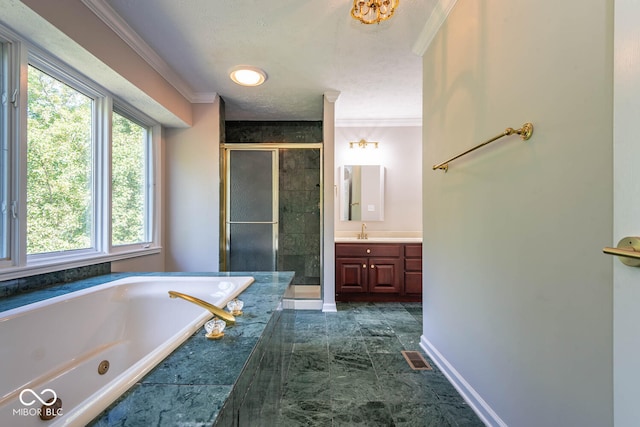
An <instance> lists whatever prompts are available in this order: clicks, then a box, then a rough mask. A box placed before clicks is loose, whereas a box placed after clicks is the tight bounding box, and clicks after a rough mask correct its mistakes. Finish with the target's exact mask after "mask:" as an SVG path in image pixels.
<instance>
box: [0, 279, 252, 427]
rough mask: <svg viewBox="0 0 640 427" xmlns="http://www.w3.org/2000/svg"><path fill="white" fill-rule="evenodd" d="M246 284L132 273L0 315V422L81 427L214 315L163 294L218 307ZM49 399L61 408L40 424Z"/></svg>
mask: <svg viewBox="0 0 640 427" xmlns="http://www.w3.org/2000/svg"><path fill="white" fill-rule="evenodd" d="M252 282H253V278H252V277H201V276H197V277H194V276H134V277H129V278H125V279H120V280H116V281H113V282H109V283H105V284H103V285H99V286H95V287H92V288H88V289H84V290H81V291H77V292H73V293H69V294H66V295H62V296H58V297H55V298H51V299H49V300H45V301H41V302H37V303H33V304H29V305H26V306H23V307H19V308H16V309H13V310H8V311H5V312H0V343H2V344H0V425H1V426H12V427H19V426H61V425H65V426H66V425H68V426H83V425H85V424H86V423H88V422H89V421H91V420H92V419H93V418H94V417H95V416H96V415H98V414H99V413H100V412H101V411H103V410H104V409H105V408H107V407H108V406H109V405H110V404H111V403H112V402H114V401H115V400H116V399H117V398H118V397H119V396H120V395H121V394H123V393H124V392H125V391H126V390H127V389H129V388H130V387H131V386H133V385H134V384H135V383H136V382H137V381H138V380H140V379H141V378H142V377H143V376H144V375H145V374H146V373H148V372H149V371H150V370H151V369H152V368H153V367H154V366H155V365H157V364H158V363H159V362H160V361H161V360H163V359H164V358H165V357H167V356H168V355H169V353H171V352H172V351H173V350H174V349H176V348H177V347H178V346H179V345H180V344H181V343H182V342H184V341H185V340H186V339H187V338H188V337H190V336H191V335H192V334H193V333H194V332H195V331H197V330H198V329H199V328H200V327H201V326H202V325H203V324H204V323H205V322H206V321H207V320H208V319H210V318H211V317H212V315H211V313H209V312H208V311H207V310H205V309H203V308H201V307H199V306H197V305H195V304H192V303H190V302H187V301H185V300H183V299H180V298H176V299H173V298H169V295H168V291H169V290H174V291H178V292H183V293H186V294H189V295H192V296H195V297H197V298H200V299H202V300H205V301H207V302H210V303H212V304H214V305H217V306H218V307H224V306H225V305H226V303H227V302H228V301H230V300H231V299H233V298H234V297H236V296H237V295H238V294H240V292H242V291H243V290H244V289H245V288H246V287H247V286H249V284H251V283H252ZM202 339H205V338H204V335H203V338H202ZM103 360H108V361H109V364H110V367H109V370H108V371H107V372H106V373H105V374H103V375H101V374H99V373H98V365H99V364H100V362H101V361H103ZM54 394H55V395H56V396H57V397H58V398H60V399H61V401H62V409H61V410H55V409H54V407H51V406H47V407H46V408H49V412H54V413H58V414H59V415H58V416H57V417H55V418H54V419H52V420H50V421H42V420H41V419H40V417H39V416H38V414H37V411H38V410H39V409H40V408H41V407H42V403H40V401H39V399H42V400H43V401H46V400H47V399H48V398H50V397H53V395H54ZM32 402H33V403H32Z"/></svg>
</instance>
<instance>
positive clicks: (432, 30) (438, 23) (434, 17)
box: [411, 0, 458, 56]
mask: <svg viewBox="0 0 640 427" xmlns="http://www.w3.org/2000/svg"><path fill="white" fill-rule="evenodd" d="M457 1H458V0H439V1H438V3H436V7H435V8H434V9H433V12H431V16H429V19H428V20H427V22H426V24H425V25H424V28H423V29H422V31H421V32H420V35H419V36H418V39H417V40H416V42H415V43H414V44H413V47H412V48H411V51H412V52H413V53H414V54H416V55H418V56H422V55H424V53H425V52H426V51H427V49H428V48H429V45H430V44H431V42H432V41H433V38H434V37H435V36H436V34H438V30H440V27H442V24H444V22H445V21H446V20H447V17H448V16H449V13H451V10H452V9H453V6H455V5H456V2H457Z"/></svg>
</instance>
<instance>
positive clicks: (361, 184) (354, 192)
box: [339, 165, 384, 221]
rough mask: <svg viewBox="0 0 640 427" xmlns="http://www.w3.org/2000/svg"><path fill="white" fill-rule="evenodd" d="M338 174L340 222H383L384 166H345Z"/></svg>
mask: <svg viewBox="0 0 640 427" xmlns="http://www.w3.org/2000/svg"><path fill="white" fill-rule="evenodd" d="M339 173H340V179H339V183H340V184H339V185H340V192H339V193H340V220H342V221H384V166H380V165H345V166H341V167H340V169H339Z"/></svg>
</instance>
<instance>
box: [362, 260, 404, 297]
mask: <svg viewBox="0 0 640 427" xmlns="http://www.w3.org/2000/svg"><path fill="white" fill-rule="evenodd" d="M402 273H403V268H402V259H400V258H369V292H371V293H386V294H391V293H400V291H401V289H402Z"/></svg>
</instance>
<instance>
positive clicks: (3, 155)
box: [0, 38, 11, 261]
mask: <svg viewBox="0 0 640 427" xmlns="http://www.w3.org/2000/svg"><path fill="white" fill-rule="evenodd" d="M0 98H1V99H0V261H1V260H7V259H8V258H9V233H10V223H9V218H10V215H11V200H10V198H9V196H10V193H9V178H10V169H9V112H8V109H9V105H10V103H11V99H10V98H11V94H10V93H9V56H8V46H7V43H6V42H5V41H4V40H2V39H1V38H0Z"/></svg>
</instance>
